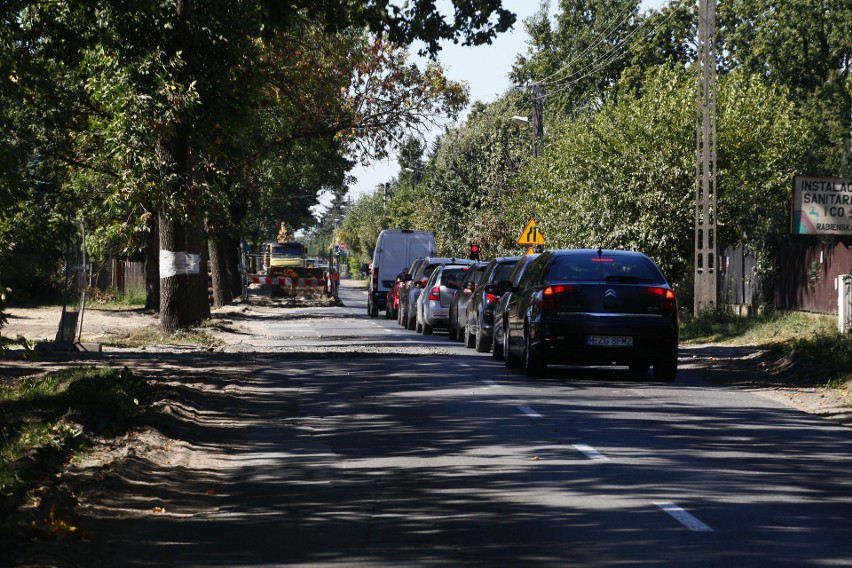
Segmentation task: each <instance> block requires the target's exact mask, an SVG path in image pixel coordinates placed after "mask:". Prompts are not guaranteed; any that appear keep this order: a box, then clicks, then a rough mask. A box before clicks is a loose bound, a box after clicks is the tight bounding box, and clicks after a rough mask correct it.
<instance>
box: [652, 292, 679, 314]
mask: <svg viewBox="0 0 852 568" xmlns="http://www.w3.org/2000/svg"><path fill="white" fill-rule="evenodd" d="M648 293H649V294H653V295H654V296H658V297H659V298H660V311H661V312H662V313H664V314H675V313H677V298H676V297H675V293H674V292H673V291H671V290H670V289H668V288H656V287H654V288H648Z"/></svg>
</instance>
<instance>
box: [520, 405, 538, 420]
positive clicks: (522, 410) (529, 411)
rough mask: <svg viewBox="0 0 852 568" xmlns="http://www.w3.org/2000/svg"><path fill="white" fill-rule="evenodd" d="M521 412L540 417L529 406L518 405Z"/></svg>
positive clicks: (531, 416) (532, 416)
mask: <svg viewBox="0 0 852 568" xmlns="http://www.w3.org/2000/svg"><path fill="white" fill-rule="evenodd" d="M518 408H519V409H520V411H521V412H523V413H524V414H526V415H527V416H529V417H530V418H541V414H539V413H538V412H536V411H535V410H533V409H532V408H530V407H529V406H519V407H518Z"/></svg>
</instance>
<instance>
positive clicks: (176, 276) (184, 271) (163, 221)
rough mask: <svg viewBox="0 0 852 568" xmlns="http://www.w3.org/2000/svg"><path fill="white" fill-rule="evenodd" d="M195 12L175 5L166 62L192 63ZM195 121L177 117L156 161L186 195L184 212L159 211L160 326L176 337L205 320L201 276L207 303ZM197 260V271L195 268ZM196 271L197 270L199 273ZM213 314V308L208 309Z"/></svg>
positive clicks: (184, 78)
mask: <svg viewBox="0 0 852 568" xmlns="http://www.w3.org/2000/svg"><path fill="white" fill-rule="evenodd" d="M191 11H192V0H177V1H176V2H175V25H174V34H173V36H172V41H171V45H170V46H169V48H168V50H167V51H168V53H167V56H168V59H169V60H170V59H172V58H173V57H177V55H178V54H182V56H183V58H184V59H185V60H187V61H188V60H189V59H190V55H189V52H188V49H187V48H188V47H190V45H189V19H190V14H191ZM188 69H189V66H188V65H187V66H183V67H181V68H180V69H179V70H178V72H177V74H176V76H175V81H176V82H177V83H178V84H181V85H185V84H188V83H189V77H188V71H187V70H188ZM191 128H192V125H191V119H190V117H189V116H187V113H186V112H185V111H181V112H178V113H177V115H176V117H175V125H174V129H172V130H170V132H169V134H167V135H165V136H164V138H163V139H162V140H161V141H160V144H159V147H158V148H157V152H158V157H159V158H160V159H161V160H162V161H163V163H164V164H166V165H168V166H169V168H168V169H170V170H171V171H172V173H173V174H174V176H173V178H172V179H171V181H170V182H169V183H170V187H169V188H168V190H169V191H168V192H169V193H170V194H171V196H172V199H174V197H180V196H182V199H180V201H184V203H183V207H178V208H176V209H170V210H169V211H165V212H164V211H160V215H159V228H160V253H159V258H160V327H161V328H162V330H163V333H166V334H173V333H175V332H177V331H178V330H180V329H185V328H188V327H191V326H193V325H197V324H199V323H201V321H203V319H204V316H203V315H199V313H200V310H199V305H198V299H197V297H196V298H194V297H193V296H197V295H198V293H199V288H200V286H199V285H198V279H199V277H201V275H202V274H203V276H204V280H203V281H204V282H205V285H204V286H203V288H202V289H203V299H204V302H205V303H206V301H207V286H206V273H207V270H206V265H205V266H204V269H203V270H201V264H200V259H199V258H198V257H195V256H193V255H199V254H200V252H201V250H200V247H201V245H200V243H201V242H202V241H203V238H202V237H201V236H200V235H197V234H196V231H199V230H200V229H199V228H197V227H193V225H197V222H196V218H197V217H198V215H196V211H197V207H196V206H195V204H194V203H193V202H192V199H193V197H192V192H191V191H188V183H189V181H190V177H191V176H190V167H189V159H190V150H191V146H190V131H191ZM196 261H199V262H198V266H196ZM196 269H198V271H197V272H196ZM207 310H208V315H209V306H208V308H207Z"/></svg>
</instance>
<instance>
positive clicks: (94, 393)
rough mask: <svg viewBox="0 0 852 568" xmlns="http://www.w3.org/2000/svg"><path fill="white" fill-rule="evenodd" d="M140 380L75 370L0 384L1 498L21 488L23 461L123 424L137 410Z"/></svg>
mask: <svg viewBox="0 0 852 568" xmlns="http://www.w3.org/2000/svg"><path fill="white" fill-rule="evenodd" d="M144 389H145V384H144V381H142V380H141V379H140V378H138V377H136V376H134V375H133V373H131V372H130V371H129V370H128V369H126V368H125V369H114V368H110V367H95V368H75V369H67V370H63V371H58V372H54V373H49V374H45V375H39V376H28V377H24V378H20V379H10V380H4V381H3V382H2V383H0V434H2V437H0V495H4V496H5V495H10V494H13V493H15V492H16V491H20V490H22V489H24V488H25V485H26V480H25V477H26V474H25V473H23V472H22V470H23V466H24V465H26V461H27V460H25V459H24V458H25V457H26V456H28V455H30V454H31V453H32V452H34V451H39V450H48V451H54V452H55V453H58V454H63V453H64V452H67V451H68V450H69V449H70V448H72V447H76V446H79V444H80V442H81V440H80V437H81V436H83V434H84V433H83V431H82V429H81V425H84V426H85V430H86V433H85V434H86V435H98V434H103V433H106V432H109V431H111V430H112V429H114V428H115V427H116V426H117V425H119V424H125V423H126V422H127V421H128V420H129V419H130V418H132V417H133V416H135V415H136V414H137V412H138V411H139V400H140V398H141V397H142V395H143V393H144Z"/></svg>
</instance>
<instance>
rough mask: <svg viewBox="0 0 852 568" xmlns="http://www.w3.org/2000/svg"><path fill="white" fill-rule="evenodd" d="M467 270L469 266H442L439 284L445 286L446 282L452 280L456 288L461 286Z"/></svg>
mask: <svg viewBox="0 0 852 568" xmlns="http://www.w3.org/2000/svg"><path fill="white" fill-rule="evenodd" d="M468 270H470V267H469V266H459V267H447V268H444V271H443V272H441V286H446V285H447V283H448V282H452V283H453V284H455V285H456V288H459V287H461V284H462V282H464V277H465V276H467V271H468Z"/></svg>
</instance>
